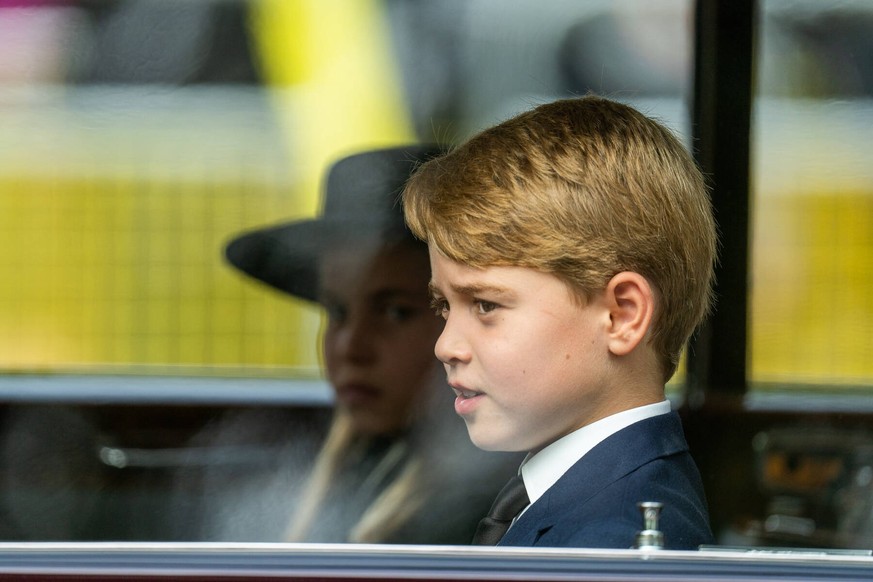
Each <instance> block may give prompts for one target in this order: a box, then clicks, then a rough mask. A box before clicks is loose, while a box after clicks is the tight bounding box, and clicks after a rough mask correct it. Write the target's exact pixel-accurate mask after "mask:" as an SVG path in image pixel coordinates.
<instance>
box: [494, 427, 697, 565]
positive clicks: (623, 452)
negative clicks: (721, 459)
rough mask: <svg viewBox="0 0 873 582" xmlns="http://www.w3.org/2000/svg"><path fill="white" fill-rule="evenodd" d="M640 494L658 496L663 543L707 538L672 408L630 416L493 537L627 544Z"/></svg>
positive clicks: (690, 545) (689, 543) (537, 542)
mask: <svg viewBox="0 0 873 582" xmlns="http://www.w3.org/2000/svg"><path fill="white" fill-rule="evenodd" d="M640 501H660V502H661V503H663V504H664V508H663V510H662V511H661V519H660V522H659V528H658V529H660V530H661V531H662V532H663V533H664V547H665V548H666V549H673V550H684V549H697V547H698V546H699V545H700V544H710V543H712V541H713V540H712V532H711V530H710V528H709V518H708V516H707V510H706V499H705V497H704V493H703V485H702V483H701V481H700V473H699V472H698V470H697V466H696V465H695V464H694V460H693V459H692V458H691V455H690V453H689V452H688V444H687V443H686V442H685V434H684V432H683V431H682V424H681V422H680V420H679V415H678V414H676V413H675V412H671V413H669V414H662V415H659V416H655V417H652V418H648V419H645V420H641V421H639V422H636V423H634V424H632V425H630V426H628V427H626V428H624V429H622V430H620V431H619V432H617V433H615V434H613V435H611V436H609V437H608V438H606V439H605V440H603V441H602V442H601V443H600V444H598V445H597V446H596V447H594V448H593V449H591V451H589V452H588V453H587V454H585V456H584V457H582V458H581V459H580V460H579V461H577V462H576V464H575V465H573V466H572V467H571V468H570V469H569V470H568V471H567V472H566V473H565V474H564V475H563V476H562V477H561V478H560V479H558V481H557V482H555V484H554V485H552V486H551V487H550V488H549V489H548V490H547V491H546V492H545V493H544V494H543V496H542V497H540V498H539V499H537V501H536V502H534V503H533V504H532V505H531V506H530V507H528V508H527V511H525V512H524V513H523V514H522V515H521V517H519V518H518V519H517V520H516V522H515V523H514V524H513V525H512V527H511V528H510V529H509V531H508V532H507V533H506V535H504V536H503V539H502V540H500V543H499V544H498V545H501V546H545V547H585V548H631V547H633V546H634V543H635V540H636V534H637V532H638V531H640V530H642V529H643V520H642V514H641V513H640V510H639V509H638V508H637V503H638V502H640Z"/></svg>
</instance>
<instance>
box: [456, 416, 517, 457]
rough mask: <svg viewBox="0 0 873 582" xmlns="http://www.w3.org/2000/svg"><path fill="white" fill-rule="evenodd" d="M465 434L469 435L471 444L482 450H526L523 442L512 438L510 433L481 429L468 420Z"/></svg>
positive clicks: (508, 451)
mask: <svg viewBox="0 0 873 582" xmlns="http://www.w3.org/2000/svg"><path fill="white" fill-rule="evenodd" d="M467 434H469V435H470V440H471V441H472V442H473V444H474V445H476V447H477V448H479V449H482V450H483V451H495V452H506V453H514V452H524V451H527V450H528V449H527V447H525V445H524V443H521V442H519V440H520V439H514V438H512V437H511V435H507V434H499V433H497V432H495V431H489V430H483V429H482V427H478V426H473V425H472V424H471V423H469V422H468V423H467Z"/></svg>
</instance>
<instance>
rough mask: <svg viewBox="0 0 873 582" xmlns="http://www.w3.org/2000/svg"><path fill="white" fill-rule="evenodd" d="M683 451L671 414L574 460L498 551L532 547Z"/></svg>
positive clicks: (637, 426) (630, 429)
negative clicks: (594, 501)
mask: <svg viewBox="0 0 873 582" xmlns="http://www.w3.org/2000/svg"><path fill="white" fill-rule="evenodd" d="M687 449H688V445H687V443H686V442H685V436H684V433H683V432H682V424H681V422H680V420H679V415H678V414H676V413H675V412H671V413H670V414H662V415H659V416H655V417H652V418H647V419H645V420H641V421H640V422H637V423H634V424H632V425H630V426H628V427H626V428H624V429H622V430H620V431H619V432H617V433H615V434H613V435H611V436H609V437H607V438H606V439H604V440H603V441H602V442H601V443H600V444H598V445H597V446H596V447H594V448H593V449H591V450H590V451H589V452H588V453H587V454H586V455H585V456H584V457H582V458H581V459H579V460H578V461H577V462H576V463H575V464H574V465H573V466H572V467H570V469H569V470H567V472H566V473H564V475H563V476H561V478H560V479H558V481H557V482H555V484H554V485H552V486H551V487H550V488H549V489H548V491H546V492H545V494H543V496H542V497H540V498H539V499H538V500H537V501H536V502H535V503H534V504H533V505H531V506H530V507H528V508H527V511H525V512H524V513H523V514H522V515H521V517H519V518H518V519H517V520H516V522H515V523H514V524H513V526H512V527H511V528H510V529H509V531H508V532H507V533H506V535H505V536H504V537H503V539H502V540H500V544H499V545H508V546H533V545H535V544H536V541H537V540H539V538H540V537H541V536H542V535H543V534H545V533H546V532H547V531H548V530H549V529H551V528H552V527H553V526H554V525H555V523H556V522H557V521H558V520H559V519H560V518H561V517H562V516H563V515H565V514H566V512H567V511H568V510H569V508H570V506H574V507H575V506H579V505H582V504H584V503H586V502H587V501H588V499H590V498H591V497H592V496H593V495H595V494H597V493H599V492H600V491H601V490H603V488H604V487H607V486H609V485H610V484H611V483H614V482H615V481H617V480H618V479H621V478H622V477H624V476H625V475H627V474H628V473H631V472H632V471H634V470H636V469H638V468H639V467H641V466H642V465H644V464H646V463H648V462H650V461H652V460H654V459H656V458H658V457H662V456H666V455H671V454H675V453H678V452H681V451H685V450H687Z"/></svg>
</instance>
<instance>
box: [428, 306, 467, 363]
mask: <svg viewBox="0 0 873 582" xmlns="http://www.w3.org/2000/svg"><path fill="white" fill-rule="evenodd" d="M451 322H452V318H451V317H449V319H448V320H447V321H446V325H445V327H444V328H443V332H442V333H441V334H440V337H438V338H437V342H436V345H435V346H434V350H433V351H434V354H436V357H437V358H438V359H439V361H441V362H442V363H443V364H450V365H451V364H459V363H465V362H469V361H470V347H469V344H468V343H467V342H466V341H465V340H464V338H463V335H462V334H460V333H458V330H457V329H456V328H457V325H452V323H451Z"/></svg>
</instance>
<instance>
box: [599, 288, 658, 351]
mask: <svg viewBox="0 0 873 582" xmlns="http://www.w3.org/2000/svg"><path fill="white" fill-rule="evenodd" d="M606 302H607V305H608V307H609V318H610V323H609V331H608V343H609V351H610V352H612V353H613V354H615V355H616V356H625V355H627V354H629V353H631V352H632V351H633V350H634V349H635V348H636V347H637V346H638V345H639V344H640V342H641V341H643V339H644V338H645V337H646V334H647V333H648V331H649V326H651V324H652V318H653V317H654V313H655V296H654V293H653V292H652V287H651V285H649V282H648V281H647V280H646V278H645V277H643V276H642V275H640V274H639V273H634V272H633V271H623V272H621V273H619V274H617V275H615V276H614V277H613V278H612V279H610V280H609V283H607V285H606Z"/></svg>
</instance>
